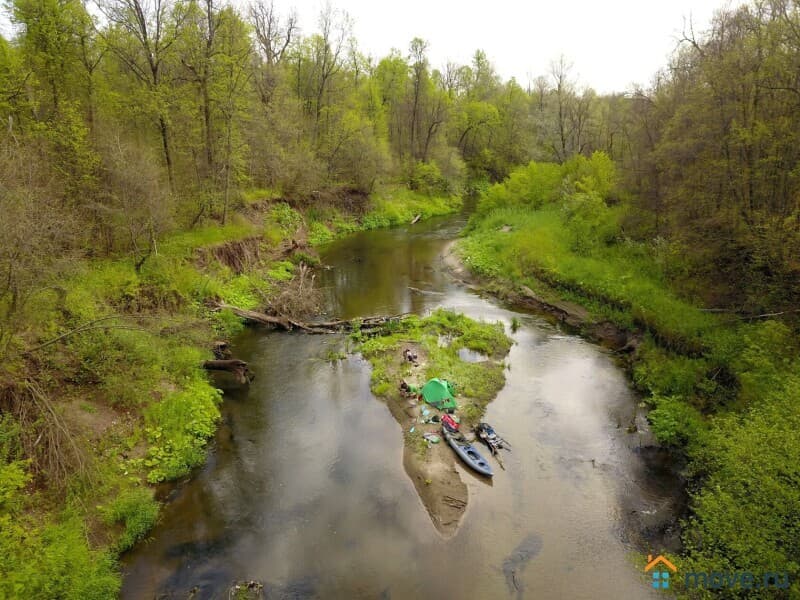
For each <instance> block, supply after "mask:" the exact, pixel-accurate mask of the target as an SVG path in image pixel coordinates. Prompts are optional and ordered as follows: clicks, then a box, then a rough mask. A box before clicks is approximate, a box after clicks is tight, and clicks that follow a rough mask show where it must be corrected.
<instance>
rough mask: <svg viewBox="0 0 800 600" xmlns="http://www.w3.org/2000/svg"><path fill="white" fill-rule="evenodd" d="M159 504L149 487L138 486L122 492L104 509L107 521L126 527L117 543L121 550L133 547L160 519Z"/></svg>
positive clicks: (118, 548) (118, 549)
mask: <svg viewBox="0 0 800 600" xmlns="http://www.w3.org/2000/svg"><path fill="white" fill-rule="evenodd" d="M158 511H159V504H158V502H156V501H155V500H154V499H153V491H152V490H151V489H149V488H143V487H136V488H132V489H129V490H126V491H124V492H122V493H121V494H120V495H119V496H118V497H117V498H115V499H114V501H113V502H112V503H111V505H110V506H109V507H108V508H106V509H105V510H104V513H105V518H106V522H107V523H108V524H109V525H111V524H114V523H120V524H121V525H123V527H124V529H123V532H122V534H121V535H120V537H119V540H118V541H117V544H116V549H117V551H119V552H124V551H125V550H127V549H129V548H131V547H132V546H133V545H134V544H135V543H136V542H138V541H139V540H141V539H142V538H144V536H145V535H146V534H147V532H148V531H150V530H151V529H152V528H153V525H155V524H156V521H157V520H158Z"/></svg>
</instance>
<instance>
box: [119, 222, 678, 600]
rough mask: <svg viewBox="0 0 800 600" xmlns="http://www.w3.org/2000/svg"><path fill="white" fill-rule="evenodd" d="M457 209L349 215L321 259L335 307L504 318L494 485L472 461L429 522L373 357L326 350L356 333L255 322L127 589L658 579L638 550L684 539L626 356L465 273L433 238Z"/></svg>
mask: <svg viewBox="0 0 800 600" xmlns="http://www.w3.org/2000/svg"><path fill="white" fill-rule="evenodd" d="M462 225H463V218H455V219H454V218H448V219H438V220H432V221H431V222H428V223H421V224H417V225H415V226H413V227H410V228H399V229H393V230H383V231H372V232H365V233H361V234H356V235H354V236H351V237H349V238H347V239H344V240H341V241H338V242H335V243H333V244H331V245H330V246H329V247H328V248H326V249H325V251H324V252H323V253H322V260H323V263H324V264H325V265H328V266H329V267H330V268H329V269H325V270H323V271H322V272H321V273H320V280H321V285H322V286H323V287H324V290H325V293H326V298H327V312H328V313H329V315H330V316H341V317H355V316H368V315H374V314H395V313H401V312H411V311H414V312H418V313H422V314H424V313H426V312H428V311H430V310H432V309H434V308H435V307H438V306H444V307H448V308H452V309H454V310H457V311H460V312H463V313H465V314H467V315H469V316H471V317H473V318H478V319H485V320H489V321H502V322H503V323H505V324H506V325H507V331H508V332H509V335H511V336H512V337H513V339H514V342H515V343H514V346H513V347H512V349H511V352H510V355H509V357H508V359H507V363H508V370H507V371H506V377H507V383H506V386H505V387H504V389H503V390H502V391H501V392H500V394H499V395H498V397H497V399H496V400H495V401H494V402H493V403H492V404H490V406H489V408H488V410H487V413H486V420H487V421H489V422H490V423H492V424H493V425H494V426H495V428H496V429H497V430H498V431H499V432H500V433H501V434H502V435H503V436H504V437H505V438H506V439H507V440H508V441H509V442H510V443H511V444H512V446H513V451H512V452H511V453H507V454H506V455H505V460H504V463H505V467H506V470H505V471H503V470H499V469H497V468H496V469H495V470H496V472H497V473H496V475H495V477H494V481H493V482H491V484H487V483H486V482H485V481H483V480H481V479H479V478H478V477H475V476H472V475H471V474H470V473H467V472H462V478H463V479H464V481H465V482H466V483H467V486H468V488H469V505H468V508H467V512H466V514H465V515H464V517H463V520H462V525H461V528H460V529H459V530H458V532H457V533H456V534H455V535H454V536H453V537H451V538H449V539H444V538H443V537H441V536H440V535H439V534H438V533H437V532H436V530H435V529H434V526H433V524H432V523H431V520H430V517H429V516H428V513H427V512H426V510H425V507H424V506H423V505H422V502H421V501H420V499H419V497H418V495H417V493H416V491H415V489H414V486H413V484H412V482H411V480H410V479H409V477H408V476H407V474H406V473H405V471H404V469H403V461H402V455H403V441H402V433H401V431H400V427H399V425H398V424H397V423H396V421H395V420H394V419H393V418H392V416H391V415H390V413H389V411H388V409H387V408H386V406H385V405H384V404H383V403H381V402H380V401H379V400H377V399H376V398H375V397H374V396H372V394H371V393H370V390H369V376H370V367H369V365H368V364H367V363H366V362H364V361H363V360H362V359H361V358H360V357H359V356H357V355H348V357H347V358H346V359H343V360H338V361H333V362H331V361H330V360H328V358H329V357H330V356H332V355H333V354H334V353H336V352H339V351H340V350H341V349H343V348H344V347H345V344H346V340H345V338H344V337H341V336H309V335H304V334H284V333H265V332H263V331H258V330H248V331H246V332H245V333H244V334H242V335H241V336H239V337H238V338H237V339H236V340H235V341H234V344H233V347H234V349H235V354H236V356H237V357H239V358H242V359H243V360H246V361H248V362H249V363H250V364H251V367H252V368H253V370H254V371H255V373H256V374H257V377H256V379H255V381H254V382H253V383H252V384H251V385H250V386H249V387H244V388H242V387H237V386H235V385H231V386H229V387H228V388H227V389H226V394H225V404H224V407H223V415H224V417H223V424H222V426H221V427H220V430H219V432H218V435H217V436H216V439H215V442H214V445H213V446H212V449H211V452H210V454H209V458H208V461H207V463H206V465H205V466H204V467H203V468H202V469H200V470H199V471H198V472H197V473H196V474H195V476H194V477H193V478H192V479H191V480H189V481H187V482H183V483H180V484H178V485H175V486H171V487H169V488H168V490H169V491H168V493H167V497H166V500H167V504H166V506H165V507H164V511H163V516H162V519H161V521H160V523H159V524H158V525H157V526H156V528H155V529H154V530H153V531H152V532H151V535H150V539H149V540H148V541H146V542H143V543H141V544H139V545H138V546H137V547H136V548H135V549H134V550H133V551H131V552H129V553H128V554H127V555H125V556H124V557H123V568H124V574H125V579H124V587H123V594H122V596H123V598H126V599H140V598H179V599H185V598H198V599H199V598H228V590H229V588H230V586H231V583H232V582H233V581H241V580H258V581H260V582H262V583H263V584H264V586H265V597H266V598H387V599H388V598H392V599H406V598H413V599H415V600H416V599H424V598H448V599H449V598H470V599H471V598H537V599H551V598H552V599H560V598H570V599H584V598H585V599H587V600H588V599H598V598H613V599H619V598H649V597H657V594H656V593H655V592H654V591H653V590H652V589H650V588H649V587H648V584H647V581H646V579H645V578H644V577H643V575H642V574H641V573H640V571H639V570H638V567H637V566H636V565H635V564H634V562H633V560H634V556H636V554H637V553H639V552H647V551H649V550H650V548H651V546H652V547H653V550H655V551H658V550H660V549H661V546H662V545H665V544H666V545H671V544H674V532H673V534H672V535H670V529H669V527H668V524H669V523H671V521H672V520H674V518H673V516H672V515H673V514H674V513H675V511H676V502H679V501H680V500H679V499H680V494H679V493H678V490H679V488H680V484H679V481H678V480H677V478H676V477H675V476H674V475H673V470H671V469H670V468H669V465H668V464H665V461H664V460H663V458H664V457H663V455H661V454H660V453H659V452H654V451H652V450H651V449H648V448H647V447H646V446H647V444H648V442H649V441H650V440H649V435H648V434H647V433H646V423H645V422H644V419H643V417H642V415H640V414H638V413H639V409H638V408H637V404H638V400H637V397H636V395H635V393H634V392H633V391H632V390H631V388H630V386H629V384H628V382H627V380H626V376H625V373H624V371H623V370H622V369H621V368H620V367H619V365H617V364H616V363H615V361H614V359H613V357H612V356H611V355H610V354H609V353H608V352H607V351H605V350H603V349H602V348H600V347H598V346H596V345H593V344H591V343H588V342H586V341H584V340H582V339H581V338H579V337H577V336H575V335H571V334H569V333H568V332H564V331H561V330H559V329H558V327H557V326H555V325H554V324H551V323H549V322H548V321H546V320H545V319H543V318H540V317H538V316H535V315H530V314H524V313H520V312H515V311H514V310H512V309H511V308H509V307H504V306H502V305H501V304H500V303H498V302H497V301H495V300H493V299H492V298H489V297H482V296H481V295H479V294H478V293H475V292H473V291H470V290H469V289H467V288H465V287H464V286H462V285H459V284H457V283H455V282H453V281H452V280H451V278H450V277H449V276H448V275H447V273H446V270H445V269H444V267H443V265H442V262H441V258H440V257H441V252H442V249H443V248H444V246H445V245H446V244H447V242H448V241H450V240H452V239H453V238H454V237H455V236H456V234H457V232H458V230H459V228H460V227H461V226H462ZM512 318H516V319H518V320H519V322H520V324H521V326H520V327H519V329H518V330H517V331H516V332H515V333H511V330H510V323H511V319H512ZM632 420H635V422H637V423H638V425H639V432H637V433H628V431H627V429H628V425H629V424H630V423H631V421H632ZM665 530H666V533H665Z"/></svg>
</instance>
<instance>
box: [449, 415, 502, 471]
mask: <svg viewBox="0 0 800 600" xmlns="http://www.w3.org/2000/svg"><path fill="white" fill-rule="evenodd" d="M442 435H443V436H444V439H446V440H447V443H448V444H450V446H451V447H452V448H453V450H455V451H456V454H458V455H459V456H460V457H461V460H463V461H464V462H465V463H467V466H468V467H471V468H472V469H474V470H475V471H477V472H478V473H480V474H481V475H486V476H487V477H491V476H492V475H494V472H493V471H492V467H491V465H489V463H488V462H486V460H485V459H484V458H483V457H482V456H481V455H480V454H479V453H478V451H477V450H475V447H474V446H473V445H472V444H470V443H469V442H468V441H467V440H466V439H465V438H464V436H463V434H461V433H458V432H452V431H450V430H449V429H448V428H447V427H442Z"/></svg>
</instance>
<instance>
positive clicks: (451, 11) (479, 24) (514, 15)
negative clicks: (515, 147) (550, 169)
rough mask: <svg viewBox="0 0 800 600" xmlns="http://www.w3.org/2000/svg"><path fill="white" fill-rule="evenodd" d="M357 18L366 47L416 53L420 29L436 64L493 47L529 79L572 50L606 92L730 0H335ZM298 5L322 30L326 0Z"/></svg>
mask: <svg viewBox="0 0 800 600" xmlns="http://www.w3.org/2000/svg"><path fill="white" fill-rule="evenodd" d="M332 4H333V6H334V7H336V8H340V9H343V10H346V11H347V12H348V13H349V14H350V16H351V17H352V18H353V19H354V21H355V34H356V38H357V40H358V42H359V46H360V48H361V50H362V52H364V53H366V54H370V55H372V56H375V57H382V56H384V55H385V54H387V53H388V52H389V50H390V49H391V48H398V49H399V50H401V51H402V52H403V54H407V52H408V45H409V42H410V41H411V39H412V38H413V37H421V38H423V39H425V40H427V41H428V43H429V47H430V50H429V57H430V59H431V63H432V65H433V66H434V67H439V66H442V65H443V64H444V63H445V62H446V61H447V60H452V61H455V62H457V63H461V64H463V63H468V62H469V61H470V58H471V57H472V55H473V53H474V52H475V50H476V49H478V48H480V49H482V50H484V51H485V52H486V54H487V55H488V57H489V59H490V60H491V61H492V62H493V63H494V65H495V67H496V69H497V71H498V72H499V73H500V75H501V76H503V78H510V77H512V76H513V77H516V79H517V81H518V82H519V83H520V84H522V85H523V86H524V85H525V84H526V83H527V81H528V78H529V76H530V77H531V78H533V77H536V76H537V75H544V74H546V73H547V72H548V69H549V65H550V63H551V61H553V60H554V59H557V58H558V57H559V56H560V55H561V54H563V55H564V56H565V57H566V58H567V59H568V61H569V62H571V63H572V64H573V73H574V74H575V75H576V76H577V78H578V79H579V81H580V82H581V83H582V84H584V85H589V86H591V87H593V88H594V89H595V90H597V91H598V92H601V93H602V92H612V91H625V90H626V89H628V88H629V87H630V85H631V84H632V83H639V84H643V85H646V84H647V83H649V81H650V79H651V77H652V76H653V74H654V73H655V72H656V71H657V70H658V69H659V68H661V67H663V66H665V65H666V64H667V59H668V57H669V55H670V54H671V52H672V50H673V49H674V48H675V46H676V43H677V37H678V35H679V34H680V32H681V29H682V28H683V23H684V19H686V20H687V21H688V19H689V18H691V19H692V21H693V22H694V24H695V30H696V31H698V30H700V31H701V30H704V29H706V28H707V27H708V24H709V23H710V21H711V17H712V15H713V13H714V11H715V10H717V9H719V8H721V7H723V6H725V5H726V0H671V1H668V0H655V1H654V0H560V1H559V0H544V1H543V0H516V1H515V0H480V1H478V0H459V1H458V2H455V1H453V0H400V1H393V2H386V1H385V0H383V1H380V0H378V1H376V0H332ZM292 6H294V7H295V8H296V9H297V13H298V17H299V21H300V26H301V27H302V30H303V32H304V33H310V32H312V31H313V30H315V29H316V24H317V18H318V15H319V12H320V9H321V7H322V2H321V1H320V0H296V1H295V2H292V1H291V0H275V7H276V8H277V9H278V10H280V11H287V10H289V9H290V7H292Z"/></svg>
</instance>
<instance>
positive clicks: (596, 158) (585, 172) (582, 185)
mask: <svg viewBox="0 0 800 600" xmlns="http://www.w3.org/2000/svg"><path fill="white" fill-rule="evenodd" d="M562 177H563V178H564V183H565V184H566V185H567V186H569V187H570V188H574V191H575V192H578V193H580V194H595V195H597V196H598V197H599V199H600V200H602V201H603V202H606V201H608V200H609V199H611V198H612V197H613V194H614V192H615V191H616V188H617V185H618V183H619V176H618V174H617V166H616V165H615V164H614V161H613V160H611V158H610V157H609V156H608V154H606V153H605V152H594V153H593V154H592V156H591V157H590V158H586V157H585V156H583V155H581V154H576V155H574V156H573V157H572V158H570V159H569V160H568V161H567V162H565V163H564V165H563V166H562Z"/></svg>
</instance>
